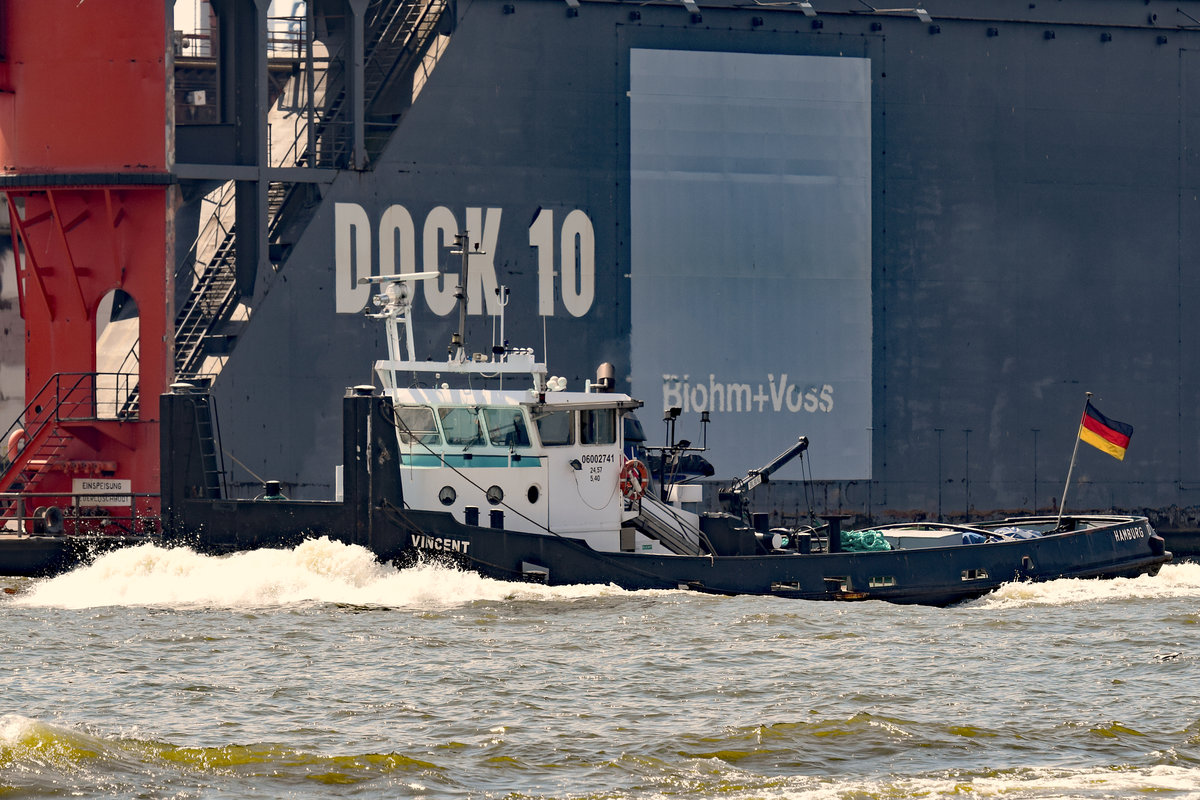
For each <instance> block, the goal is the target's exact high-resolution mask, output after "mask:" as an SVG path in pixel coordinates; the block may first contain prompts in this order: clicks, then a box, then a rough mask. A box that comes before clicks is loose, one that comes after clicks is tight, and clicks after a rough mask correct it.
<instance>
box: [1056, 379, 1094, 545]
mask: <svg viewBox="0 0 1200 800" xmlns="http://www.w3.org/2000/svg"><path fill="white" fill-rule="evenodd" d="M1084 394H1085V395H1086V399H1085V400H1084V401H1083V414H1080V415H1079V420H1080V422H1079V424H1080V426H1082V425H1083V416H1084V414H1087V404H1088V403H1089V402H1090V401H1091V399H1092V393H1091V392H1084ZM1077 455H1079V431H1078V430H1076V431H1075V449H1074V450H1072V451H1071V466H1069V467H1067V482H1066V484H1065V485H1064V486H1063V490H1062V497H1060V498H1059V500H1058V519H1057V520H1055V522H1054V528H1055V529H1056V530H1057V529H1058V526H1059V525H1062V515H1063V506H1064V505H1066V502H1067V489H1069V488H1071V473H1072V472H1074V471H1075V456H1077Z"/></svg>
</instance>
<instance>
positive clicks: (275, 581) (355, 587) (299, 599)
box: [11, 538, 625, 609]
mask: <svg viewBox="0 0 1200 800" xmlns="http://www.w3.org/2000/svg"><path fill="white" fill-rule="evenodd" d="M614 594H625V592H623V590H621V589H618V588H616V587H612V586H565V587H547V586H539V585H536V584H523V583H511V582H506V581H497V580H492V579H489V578H483V577H480V576H479V575H476V574H474V573H470V572H464V571H460V570H456V569H453V568H450V567H446V566H442V565H437V564H431V563H426V564H419V565H417V566H414V567H410V568H407V569H403V570H401V569H397V568H395V567H392V566H389V565H386V564H381V563H379V562H378V561H377V560H376V559H375V558H374V556H373V555H372V554H371V553H370V551H368V550H367V549H366V548H363V547H359V546H357V545H348V544H343V543H341V542H335V541H333V540H331V539H328V538H320V539H310V540H308V541H305V542H303V543H301V544H299V545H297V546H296V547H294V548H291V549H263V550H253V551H248V552H242V553H234V554H231V555H225V556H208V555H202V554H200V553H196V552H194V551H192V550H189V549H187V548H183V547H174V548H166V547H160V546H158V545H153V544H143V545H138V546H136V547H129V548H124V549H121V550H115V551H113V552H111V553H107V554H105V555H102V556H100V557H99V558H97V559H96V560H95V561H94V562H93V563H91V564H89V565H87V566H84V567H80V568H78V569H75V570H73V571H71V572H68V573H66V574H64V575H60V576H57V577H55V578H48V579H45V580H40V581H35V582H32V583H30V584H29V585H28V586H27V587H26V588H24V589H23V590H21V591H18V592H16V594H14V595H13V596H12V598H11V602H12V603H13V604H14V605H19V606H25V607H52V608H68V609H79V608H95V607H101V606H169V607H198V608H264V607H272V606H291V605H296V604H300V603H337V604H347V605H355V606H363V607H370V606H382V607H413V606H416V607H426V606H428V607H437V606H448V605H462V604H465V603H471V602H475V601H502V600H573V599H578V598H585V597H597V596H604V595H614Z"/></svg>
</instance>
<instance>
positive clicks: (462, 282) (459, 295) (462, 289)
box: [449, 231, 486, 364]
mask: <svg viewBox="0 0 1200 800" xmlns="http://www.w3.org/2000/svg"><path fill="white" fill-rule="evenodd" d="M470 242H471V236H470V232H469V231H463V232H462V233H456V234H454V244H453V245H451V247H452V248H454V249H452V250H451V251H450V255H452V256H462V269H461V270H460V271H459V273H458V286H456V287H455V289H454V297H455V298H456V299H457V300H458V332H457V333H454V334H453V335H451V337H450V348H449V349H450V359H451V360H452V361H457V362H459V363H460V364H461V363H462V362H464V361H466V360H467V338H466V337H467V287H468V286H469V285H470V284H469V283H468V282H467V269H468V267H469V265H470V263H471V261H470V259H471V255H472V254H474V255H480V256H482V255H486V253H485V252H484V251H483V250H480V249H479V242H476V243H475V249H474V251H472V250H470V249H469V245H470Z"/></svg>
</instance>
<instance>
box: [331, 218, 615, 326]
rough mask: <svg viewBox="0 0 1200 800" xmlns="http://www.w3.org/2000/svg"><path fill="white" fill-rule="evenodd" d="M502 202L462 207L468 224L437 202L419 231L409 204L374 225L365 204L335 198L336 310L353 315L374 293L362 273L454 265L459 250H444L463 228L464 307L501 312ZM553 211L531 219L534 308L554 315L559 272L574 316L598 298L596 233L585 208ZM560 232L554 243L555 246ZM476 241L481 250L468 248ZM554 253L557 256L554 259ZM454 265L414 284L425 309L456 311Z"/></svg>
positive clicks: (469, 310)
mask: <svg viewBox="0 0 1200 800" xmlns="http://www.w3.org/2000/svg"><path fill="white" fill-rule="evenodd" d="M502 214H503V209H500V208H478V207H469V208H467V209H466V218H465V224H461V223H460V221H459V220H458V219H457V218H456V217H455V216H454V212H453V211H451V210H450V209H449V208H447V207H446V206H437V207H436V208H434V209H433V210H432V211H430V212H429V213H428V214H427V215H426V216H425V221H424V223H423V224H422V225H421V228H420V231H419V232H418V230H417V224H416V222H415V221H414V220H413V217H412V214H410V213H409V211H408V209H407V208H405V207H404V206H401V205H393V206H388V207H387V208H386V209H385V210H384V212H383V214H382V215H380V217H379V223H378V225H372V224H371V219H370V217H368V216H367V212H366V210H364V209H363V207H362V206H360V205H358V204H357V203H335V204H334V211H333V227H334V272H335V279H336V281H337V283H336V286H335V291H334V294H335V301H336V303H337V312H338V313H339V314H357V313H359V312H360V311H362V310H363V309H364V308H365V307H366V305H367V302H368V301H369V300H370V297H371V287H370V286H368V285H360V284H359V283H358V279H359V278H363V277H367V276H370V275H394V274H396V273H403V272H437V271H439V266H440V265H441V264H446V265H447V266H448V267H453V268H456V267H458V266H459V264H460V263H461V262H460V261H459V259H460V258H461V256H451V255H448V254H447V248H448V247H449V246H450V245H451V244H452V243H453V242H454V236H455V234H457V233H459V232H461V231H462V230H466V231H467V233H468V235H469V236H470V239H471V245H470V246H471V250H472V252H471V254H470V256H468V257H469V259H470V263H469V269H468V271H467V273H468V274H467V280H468V285H467V313H469V314H473V315H480V314H488V315H492V316H495V315H498V314H499V313H500V302H499V299H498V298H497V296H496V286H497V279H496V249H497V242H498V241H499V239H500V218H501V216H502ZM555 216H556V215H555V212H554V211H551V210H550V209H545V208H543V209H539V210H538V213H537V216H536V217H534V219H533V222H532V223H530V225H529V246H530V247H533V248H536V249H537V274H538V313H539V314H541V315H542V316H544V317H552V316H554V314H555V302H554V298H555V291H554V281H555V276H556V275H558V276H559V277H560V279H561V285H560V287H559V289H560V296H561V297H562V305H563V307H564V308H565V309H566V310H567V313H569V314H570V315H571V316H573V317H582V316H583V315H584V314H586V313H587V312H588V311H589V310H590V309H591V307H592V303H593V302H594V301H595V299H596V233H595V230H594V228H593V227H592V221H591V219H590V218H589V217H588V215H587V214H586V213H584V212H583V211H580V210H579V209H575V210H573V211H570V212H568V213H567V214H565V215H563V216H562V219H561V221H556V219H555ZM556 238H557V241H558V248H557V250H556V248H555V246H554V245H555V240H556ZM375 242H378V265H379V269H378V270H373V269H372V265H373V264H374V263H376V262H375V260H374V259H373V258H372V250H373V248H374V243H375ZM476 244H478V245H479V247H478V252H473V251H474V250H475V249H476V248H475V245H476ZM556 256H557V258H556ZM457 285H458V271H457V269H453V271H451V270H447V271H446V272H445V274H444V277H441V278H437V279H435V280H430V281H424V282H422V283H420V284H418V288H417V289H416V291H417V292H418V293H422V294H423V295H424V297H425V303H426V304H427V305H428V306H429V310H430V311H432V312H433V313H435V314H437V315H438V316H443V317H444V316H447V315H449V314H451V313H452V312H453V311H454V310H455V303H456V300H455V297H454V290H455V287H456V286H457Z"/></svg>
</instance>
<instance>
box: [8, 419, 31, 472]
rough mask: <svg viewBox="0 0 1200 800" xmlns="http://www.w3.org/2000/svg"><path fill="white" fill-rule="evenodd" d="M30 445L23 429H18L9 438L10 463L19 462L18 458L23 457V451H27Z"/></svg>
mask: <svg viewBox="0 0 1200 800" xmlns="http://www.w3.org/2000/svg"><path fill="white" fill-rule="evenodd" d="M27 444H29V439H28V438H27V437H26V436H25V430H24V429H23V428H17V429H16V430H15V431H13V432H12V433H11V434H9V436H8V463H10V464H11V463H12V462H14V461H16V460H17V456H19V455H21V451H22V450H24V449H25V445H27Z"/></svg>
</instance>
